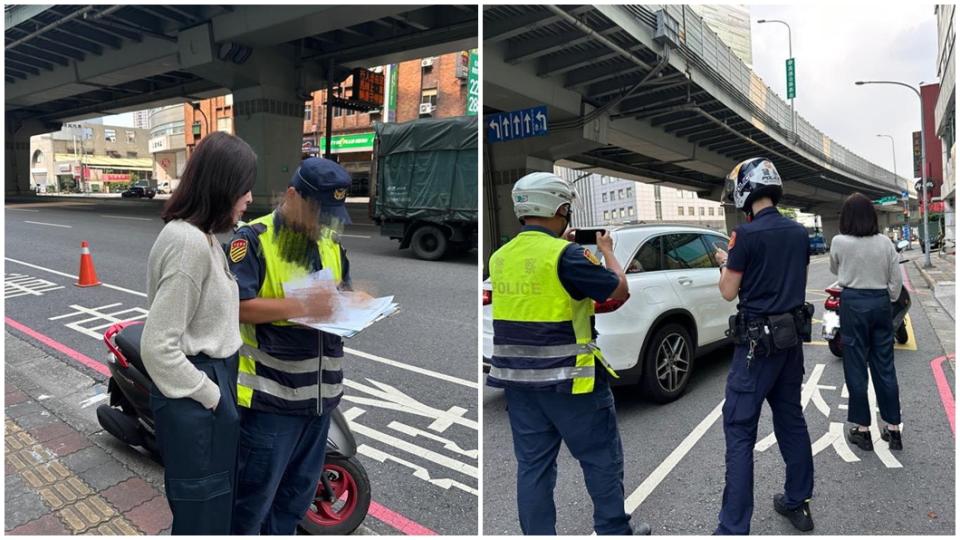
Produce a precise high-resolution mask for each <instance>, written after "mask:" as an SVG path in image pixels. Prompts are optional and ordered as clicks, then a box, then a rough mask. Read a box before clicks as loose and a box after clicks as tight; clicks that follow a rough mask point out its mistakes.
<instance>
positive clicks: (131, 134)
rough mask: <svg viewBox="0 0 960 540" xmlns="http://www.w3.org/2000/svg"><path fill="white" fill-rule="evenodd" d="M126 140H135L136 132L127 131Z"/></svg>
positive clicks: (130, 141) (129, 141) (133, 141)
mask: <svg viewBox="0 0 960 540" xmlns="http://www.w3.org/2000/svg"><path fill="white" fill-rule="evenodd" d="M127 142H128V143H135V142H137V132H136V131H127Z"/></svg>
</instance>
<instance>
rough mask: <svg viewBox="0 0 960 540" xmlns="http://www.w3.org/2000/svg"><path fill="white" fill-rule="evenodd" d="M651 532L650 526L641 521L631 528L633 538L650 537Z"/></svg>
mask: <svg viewBox="0 0 960 540" xmlns="http://www.w3.org/2000/svg"><path fill="white" fill-rule="evenodd" d="M651 532H652V529H651V528H650V525H649V524H647V523H644V522H642V521H641V522H639V523H637V524H636V525H634V526H633V535H634V536H650V533H651Z"/></svg>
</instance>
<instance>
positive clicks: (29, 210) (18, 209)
mask: <svg viewBox="0 0 960 540" xmlns="http://www.w3.org/2000/svg"><path fill="white" fill-rule="evenodd" d="M10 210H16V211H17V212H39V210H34V209H32V208H10V207H9V206H8V207H7V211H8V212H9V211H10Z"/></svg>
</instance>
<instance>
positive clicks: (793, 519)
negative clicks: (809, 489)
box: [773, 493, 813, 532]
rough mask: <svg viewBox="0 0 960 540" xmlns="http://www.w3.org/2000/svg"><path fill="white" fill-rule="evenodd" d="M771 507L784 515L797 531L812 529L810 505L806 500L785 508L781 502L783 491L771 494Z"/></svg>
mask: <svg viewBox="0 0 960 540" xmlns="http://www.w3.org/2000/svg"><path fill="white" fill-rule="evenodd" d="M773 509H774V510H776V511H777V513H778V514H780V515H781V516H786V517H787V519H789V520H790V524H791V525H793V527H794V528H795V529H797V530H798V531H803V532H807V531H812V530H813V516H811V515H810V505H809V504H808V503H807V501H803V504H801V505H800V506H798V507H796V508H787V507H786V505H784V504H783V493H778V494H776V495H774V496H773Z"/></svg>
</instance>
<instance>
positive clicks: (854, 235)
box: [830, 193, 903, 451]
mask: <svg viewBox="0 0 960 540" xmlns="http://www.w3.org/2000/svg"><path fill="white" fill-rule="evenodd" d="M830 271H831V272H833V273H834V274H836V275H837V278H838V283H839V285H840V287H843V292H842V293H840V336H841V339H842V340H843V373H844V378H845V379H846V383H847V389H848V390H849V391H850V406H849V409H848V410H847V419H848V420H849V421H850V422H853V423H854V424H856V425H855V426H854V427H851V428H850V431H849V433H848V438H849V440H850V442H852V443H854V444H856V445H857V446H859V447H860V448H861V449H863V450H867V451H872V450H873V438H872V437H871V435H870V431H869V429H870V423H871V420H872V419H873V411H871V410H870V405H869V400H868V398H867V389H868V379H867V367H868V366H869V369H870V374H871V377H872V379H873V386H874V388H875V390H876V394H877V403H878V405H879V408H880V418H881V419H882V420H883V421H884V422H885V423H886V424H887V425H886V426H885V427H883V428H881V432H880V436H881V438H882V439H883V440H884V441H887V442H888V444H889V445H890V448H891V449H893V450H901V449H902V448H903V442H902V440H901V437H900V390H899V385H898V384H897V370H896V367H895V366H894V364H893V338H894V328H893V318H892V313H891V302H892V301H893V300H895V299H897V298H898V297H899V296H900V288H901V287H902V286H903V281H902V278H901V276H900V256H899V254H898V253H897V250H896V248H895V247H894V245H893V243H892V242H891V241H890V239H889V238H887V237H886V236H885V235H882V234H880V228H879V226H878V223H877V212H876V210H875V209H874V208H873V203H872V202H871V201H870V199H868V198H866V197H865V196H863V195H861V194H859V193H854V194H853V195H850V196H849V197H847V200H846V201H844V203H843V208H842V209H841V211H840V234H839V235H837V236H835V237H834V238H833V241H832V242H831V243H830Z"/></svg>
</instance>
